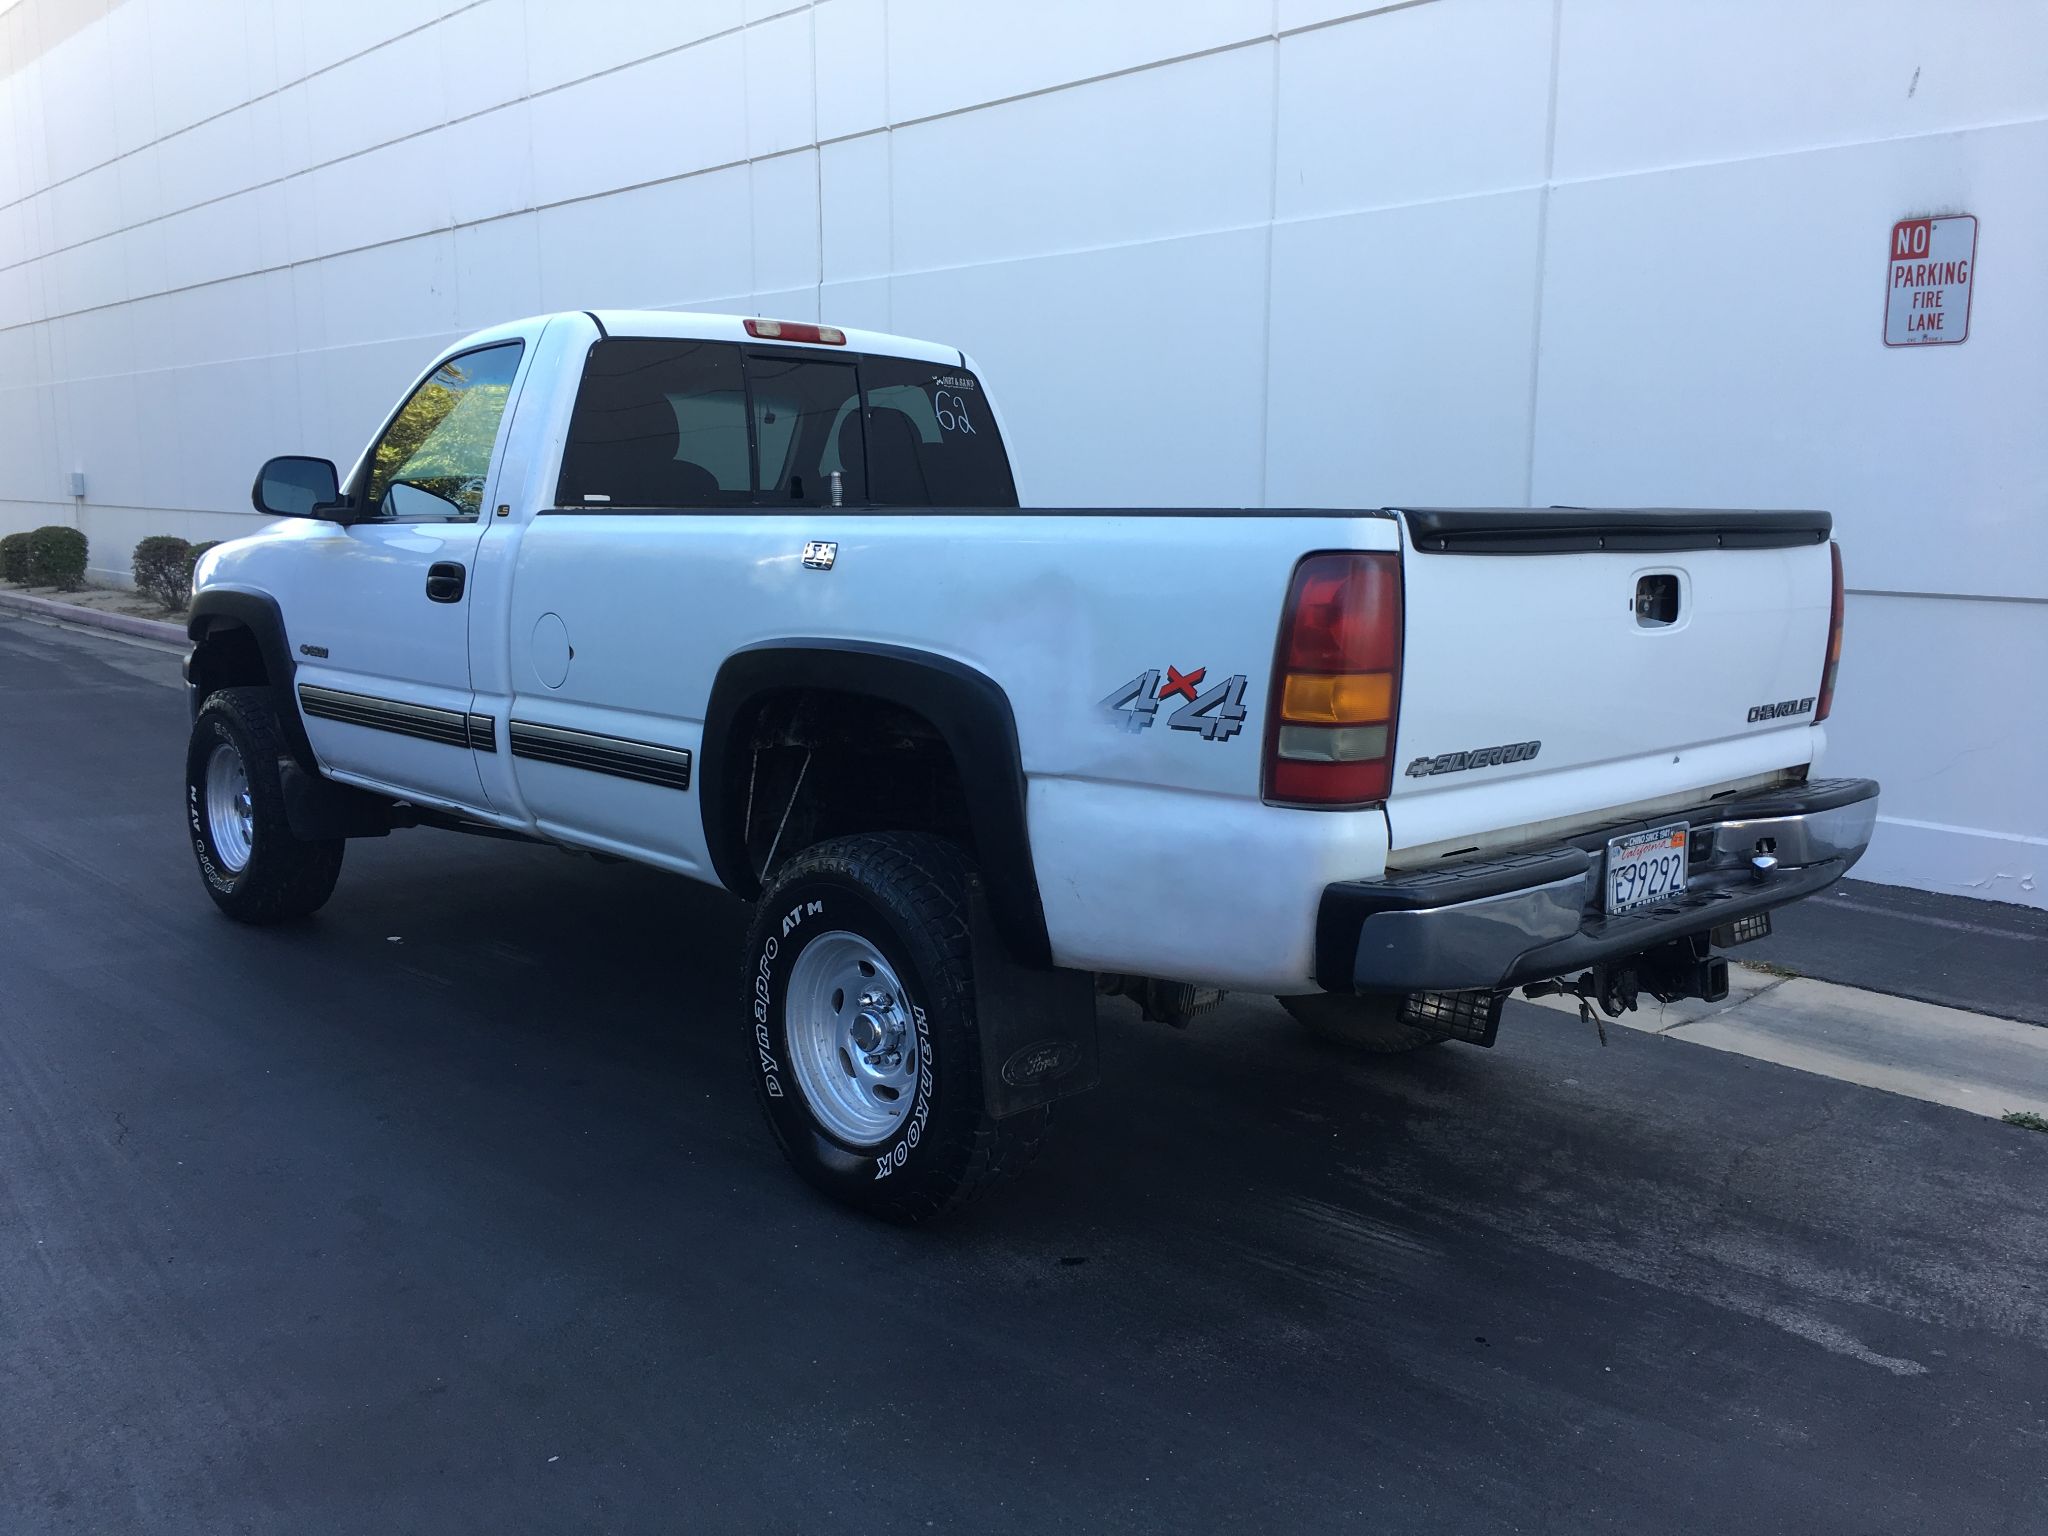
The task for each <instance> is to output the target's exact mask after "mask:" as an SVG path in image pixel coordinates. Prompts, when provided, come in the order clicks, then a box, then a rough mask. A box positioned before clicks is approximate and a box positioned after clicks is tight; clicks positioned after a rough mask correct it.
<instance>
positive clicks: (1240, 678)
mask: <svg viewBox="0 0 2048 1536" xmlns="http://www.w3.org/2000/svg"><path fill="white" fill-rule="evenodd" d="M1208 675H1209V669H1208V668H1207V667H1195V668H1193V669H1192V670H1190V671H1187V672H1183V671H1181V669H1180V668H1179V667H1168V668H1167V669H1166V677H1165V681H1163V682H1162V681H1161V680H1160V675H1159V669H1158V668H1157V667H1153V668H1151V669H1150V670H1149V671H1145V672H1140V673H1139V674H1138V675H1137V676H1136V677H1134V678H1132V679H1131V680H1130V681H1129V682H1128V683H1125V684H1124V685H1123V686H1122V687H1120V688H1114V689H1111V690H1110V692H1109V693H1108V695H1107V696H1105V697H1104V698H1103V700H1102V704H1101V708H1103V709H1104V710H1107V711H1108V713H1109V718H1110V720H1111V722H1112V723H1113V724H1115V725H1116V726H1117V728H1118V729H1120V730H1125V731H1129V732H1131V733H1132V734H1133V735H1136V734H1137V733H1138V732H1139V731H1142V730H1144V729H1145V728H1146V727H1147V726H1149V725H1150V724H1152V722H1153V721H1154V720H1155V719H1156V718H1158V715H1159V706H1160V705H1161V704H1162V703H1163V702H1165V700H1166V699H1167V698H1169V697H1172V698H1177V699H1181V700H1183V701H1184V702H1183V703H1182V704H1181V706H1180V708H1178V709H1176V710H1175V711H1174V712H1173V713H1172V714H1170V715H1168V716H1167V717H1166V728H1167V729H1168V730H1170V731H1194V732H1197V733H1199V734H1200V736H1201V738H1202V740H1204V741H1228V740H1230V738H1231V737H1233V736H1235V735H1236V734H1237V733H1238V732H1239V731H1241V730H1243V729H1244V721H1245V713H1246V711H1245V707H1244V674H1243V673H1242V672H1239V673H1237V674H1235V675H1233V676H1231V677H1226V678H1225V679H1223V681H1222V682H1220V683H1216V684H1213V685H1211V686H1210V687H1208V688H1206V689H1202V691H1200V692H1197V691H1196V690H1197V689H1200V688H1201V684H1202V679H1203V678H1205V677H1207V676H1208Z"/></svg>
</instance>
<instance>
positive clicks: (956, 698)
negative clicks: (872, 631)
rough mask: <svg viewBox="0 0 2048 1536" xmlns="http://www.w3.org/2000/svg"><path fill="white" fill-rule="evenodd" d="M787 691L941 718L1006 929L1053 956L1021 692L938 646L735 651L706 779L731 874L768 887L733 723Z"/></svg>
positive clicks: (1012, 939)
mask: <svg viewBox="0 0 2048 1536" xmlns="http://www.w3.org/2000/svg"><path fill="white" fill-rule="evenodd" d="M785 689H809V690H822V691H824V692H828V693H853V694H865V695H867V696H868V697H870V698H876V699H882V700H885V701H886V702H888V703H891V704H896V705H900V706H902V707H903V708H905V709H908V710H912V711H914V712H916V713H917V714H919V715H922V716H923V717H924V718H925V719H926V720H929V721H930V722H931V723H932V726H933V728H934V729H936V730H937V731H938V733H939V734H940V736H941V737H942V738H943V739H944V740H945V743H946V746H947V748H948V749H949V750H950V751H951V752H952V754H953V762H954V765H955V767H956V768H958V770H959V773H960V783H961V787H962V789H963V790H965V791H966V795H967V811H968V819H969V823H970V825H971V826H972V827H973V829H974V841H975V846H976V850H977V852H978V853H979V856H980V860H981V866H982V869H981V873H982V884H983V886H984V888H985V890H986V892H987V899H988V904H989V913H990V916H991V917H992V918H993V919H994V922H995V926H996V928H997V931H998V932H999V933H1000V934H1001V935H1002V938H1003V941H1004V942H1005V943H1006V944H1007V945H1008V946H1009V948H1010V952H1011V954H1012V955H1013V956H1014V957H1015V958H1016V960H1017V961H1018V962H1019V963H1021V964H1024V965H1028V966H1049V965H1051V964H1052V944H1051V941H1050V940H1049V939H1048V938H1047V937H1046V931H1045V908H1044V906H1043V905H1042V903H1041V902H1040V899H1039V894H1038V875H1037V872H1036V870H1035V868H1034V866H1033V864H1032V859H1031V836H1030V831H1029V828H1028V826H1027V823H1026V817H1025V809H1024V760H1023V755H1022V753H1021V752H1020V750H1019V748H1018V745H1017V719H1016V715H1015V714H1014V712H1013V711H1012V710H1011V708H1010V696H1009V695H1008V694H1006V693H1005V692H1003V689H1002V685H1001V684H999V683H997V682H996V681H995V679H994V678H992V677H990V676H989V675H988V674H987V673H985V672H980V671H977V670H975V669H974V668H973V667H970V666H968V665H966V664H965V663H964V662H959V661H955V660H954V659H953V658H951V657H949V656H940V655H936V654H934V653H932V652H930V651H917V650H910V649H907V648H905V647H903V646H896V645H882V644H878V643H875V642H872V641H865V640H831V639H808V638H791V639H786V640H764V641H760V642H758V643H756V644H754V645H749V646H746V647H744V648H742V649H740V650H737V651H734V652H733V653H732V654H731V655H730V656H728V657H726V659H725V661H724V662H723V663H722V664H721V665H720V666H719V669H718V676H717V678H716V679H715V680H714V681H713V682H712V685H711V700H710V703H709V705H708V706H707V707H706V709H705V713H704V743H703V752H702V754H701V759H702V760H701V762H700V764H699V767H698V780H697V782H698V795H699V798H700V799H701V801H702V806H701V809H702V812H703V816H704V840H705V845H706V847H707V849H708V850H709V852H710V855H711V867H712V869H713V870H714V871H716V873H717V875H718V879H719V883H720V884H721V885H723V886H724V887H725V888H726V889H727V890H729V891H731V892H732V893H733V894H734V895H736V896H741V897H744V898H746V899H747V900H749V901H751V900H753V899H754V898H755V897H756V896H758V895H760V893H761V885H760V881H758V880H757V879H755V877H754V872H753V870H752V869H751V868H750V867H749V865H748V860H747V856H746V832H745V829H744V828H743V827H742V826H741V825H740V818H739V816H738V815H737V814H736V811H735V805H734V797H735V796H743V795H744V794H745V793H746V786H747V761H746V744H745V742H744V741H742V740H740V739H739V738H738V737H737V735H736V733H735V732H734V730H733V723H734V721H735V720H736V719H737V718H738V717H739V715H740V713H741V712H742V711H743V710H744V709H745V708H746V707H747V705H748V704H750V703H751V702H753V701H754V700H755V699H757V698H759V697H760V696H761V695H762V694H764V693H774V692H780V691H782V690H785Z"/></svg>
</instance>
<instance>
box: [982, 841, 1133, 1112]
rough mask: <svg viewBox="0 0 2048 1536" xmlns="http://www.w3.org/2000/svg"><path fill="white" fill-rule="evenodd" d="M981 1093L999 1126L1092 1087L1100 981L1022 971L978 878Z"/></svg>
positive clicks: (1080, 974) (1097, 1072) (1096, 1072)
mask: <svg viewBox="0 0 2048 1536" xmlns="http://www.w3.org/2000/svg"><path fill="white" fill-rule="evenodd" d="M968 922H969V925H970V927H971V930H972V932H973V935H974V1016H975V1019H976V1020H977V1022H978V1023H979V1025H980V1029H981V1076H982V1090H983V1092H984V1094H985V1095H986V1096H987V1099H988V1110H989V1113H990V1114H991V1115H994V1116H995V1117H996V1118H997V1119H998V1120H1000V1119H1002V1118H1004V1117H1005V1116H1007V1115H1014V1114H1018V1113H1021V1112H1022V1111H1024V1110H1027V1109H1036V1108H1038V1107H1039V1106H1040V1105H1041V1104H1050V1103H1051V1102H1052V1101H1053V1100H1054V1099H1063V1098H1065V1097H1067V1095H1069V1094H1073V1093H1081V1092H1084V1091H1085V1090H1087V1089H1090V1088H1093V1087H1094V1086H1095V1084H1096V1082H1097V1081H1098V1079H1099V1078H1100V1076H1101V1063H1100V1060H1099V1057H1098V1055H1097V1051H1096V1042H1095V978H1094V977H1093V976H1091V975H1089V974H1088V973H1087V972H1085V971H1067V970H1051V969H1043V968H1037V967H1032V966H1025V965H1019V964H1018V963H1017V961H1016V958H1015V957H1014V956H1013V955H1012V954H1011V953H1010V950H1009V947H1008V946H1007V945H1006V944H1004V943H1003V939H1002V935H1001V934H999V933H998V932H997V931H996V925H995V921H994V919H993V918H992V917H991V916H990V914H989V907H988V900H987V897H986V894H985V893H984V891H983V889H982V883H981V880H980V878H979V877H976V879H975V880H974V882H973V885H972V887H971V891H970V894H969V897H968Z"/></svg>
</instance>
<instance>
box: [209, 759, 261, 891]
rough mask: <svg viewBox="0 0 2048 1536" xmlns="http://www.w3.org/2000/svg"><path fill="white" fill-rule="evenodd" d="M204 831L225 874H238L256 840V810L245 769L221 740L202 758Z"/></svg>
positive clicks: (247, 772) (247, 860) (240, 760)
mask: <svg viewBox="0 0 2048 1536" xmlns="http://www.w3.org/2000/svg"><path fill="white" fill-rule="evenodd" d="M206 830H207V832H208V834H210V835H211V837H212V838H213V853H214V857H215V858H216V859H217V860H218V861H219V862H220V864H221V865H222V866H223V867H224V868H225V869H226V870H227V872H228V873H229V874H231V875H232V874H239V873H240V872H241V870H242V869H243V867H244V866H245V865H247V864H248V862H249V850H250V848H251V847H252V846H253V845H254V843H255V841H256V813H255V809H254V808H253V807H252V806H251V805H250V804H249V770H248V769H246V768H244V767H243V766H242V754H241V753H239V752H237V751H236V750H235V749H234V747H233V746H232V745H231V744H230V743H228V742H225V741H224V742H222V743H220V745H219V746H217V747H215V748H214V749H213V755H212V756H211V757H209V758H207V760H206Z"/></svg>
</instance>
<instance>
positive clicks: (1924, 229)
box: [1884, 213, 1977, 347]
mask: <svg viewBox="0 0 2048 1536" xmlns="http://www.w3.org/2000/svg"><path fill="white" fill-rule="evenodd" d="M1976 268H1977V220H1976V218H1975V217H1974V216H1973V215H1971V214H1967V213H1959V214H1955V215H1953V216H1951V217H1949V218H1940V219H1934V218H1929V219H1901V220H1899V222H1898V223H1896V224H1894V225H1893V226H1892V255H1891V264H1890V266H1889V267H1888V268H1887V281H1886V284H1885V297H1884V344H1885V345H1886V346H1888V347H1919V346H1927V345H1929V344H1934V343H1940V342H1945V341H1961V340H1963V339H1964V338H1965V337H1967V336H1968V335H1969V334H1970V281H1971V279H1972V278H1973V277H1975V276H1976Z"/></svg>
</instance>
